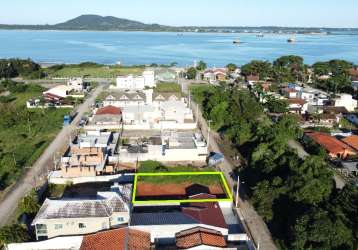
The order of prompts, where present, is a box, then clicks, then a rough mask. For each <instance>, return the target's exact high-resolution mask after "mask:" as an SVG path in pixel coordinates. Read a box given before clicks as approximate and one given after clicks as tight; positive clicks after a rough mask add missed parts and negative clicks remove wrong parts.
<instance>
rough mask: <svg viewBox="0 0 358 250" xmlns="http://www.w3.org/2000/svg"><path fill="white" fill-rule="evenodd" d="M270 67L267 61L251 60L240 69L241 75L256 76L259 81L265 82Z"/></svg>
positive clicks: (269, 72) (270, 69) (269, 73)
mask: <svg viewBox="0 0 358 250" xmlns="http://www.w3.org/2000/svg"><path fill="white" fill-rule="evenodd" d="M271 71H272V65H271V63H270V62H268V61H258V60H253V61H251V62H250V63H248V64H245V65H243V66H242V67H241V73H242V74H243V75H245V76H249V75H258V76H259V77H260V79H261V80H265V79H266V78H267V77H269V76H270V75H271Z"/></svg>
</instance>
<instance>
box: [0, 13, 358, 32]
mask: <svg viewBox="0 0 358 250" xmlns="http://www.w3.org/2000/svg"><path fill="white" fill-rule="evenodd" d="M0 29H9V30H16V29H24V30H100V31H172V32H220V33H235V32H237V33H240V32H244V33H280V34H292V33H298V34H311V33H315V34H323V33H325V34H331V33H332V34H333V33H334V34H358V29H340V28H314V27H312V28H300V27H274V26H272V27H271V26H266V27H245V26H240V27H235V26H227V27H225V26H223V27H217V26H213V27H209V26H207V27H198V26H185V27H174V26H166V25H160V24H145V23H142V22H138V21H133V20H129V19H123V18H117V17H113V16H99V15H82V16H79V17H76V18H74V19H71V20H69V21H67V22H64V23H58V24H54V25H8V24H0ZM342 32H343V33H342Z"/></svg>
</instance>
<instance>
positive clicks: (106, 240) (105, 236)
mask: <svg viewBox="0 0 358 250" xmlns="http://www.w3.org/2000/svg"><path fill="white" fill-rule="evenodd" d="M127 236H128V228H120V229H114V230H109V231H104V232H99V233H95V234H91V235H86V236H84V237H83V241H82V245H81V248H80V250H104V249H105V250H122V249H128V250H145V249H150V234H149V233H146V232H142V231H138V230H134V229H129V237H128V248H126V247H125V244H126V237H127Z"/></svg>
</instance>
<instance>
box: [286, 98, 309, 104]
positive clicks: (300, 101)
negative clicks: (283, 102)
mask: <svg viewBox="0 0 358 250" xmlns="http://www.w3.org/2000/svg"><path fill="white" fill-rule="evenodd" d="M287 101H288V103H289V104H300V105H301V106H302V105H304V104H305V103H306V101H305V100H303V99H299V98H290V99H287Z"/></svg>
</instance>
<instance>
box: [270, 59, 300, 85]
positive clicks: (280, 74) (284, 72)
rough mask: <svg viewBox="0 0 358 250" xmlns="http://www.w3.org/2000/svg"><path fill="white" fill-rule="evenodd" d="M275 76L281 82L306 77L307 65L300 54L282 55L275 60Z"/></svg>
mask: <svg viewBox="0 0 358 250" xmlns="http://www.w3.org/2000/svg"><path fill="white" fill-rule="evenodd" d="M273 66H274V72H275V78H276V80H277V81H279V82H289V81H295V80H300V81H303V80H304V79H305V74H306V67H305V65H304V64H303V58H302V57H300V56H294V55H289V56H282V57H280V58H277V59H276V60H275V61H274V62H273Z"/></svg>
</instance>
